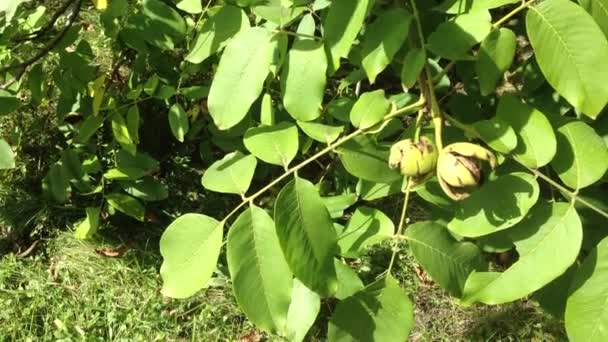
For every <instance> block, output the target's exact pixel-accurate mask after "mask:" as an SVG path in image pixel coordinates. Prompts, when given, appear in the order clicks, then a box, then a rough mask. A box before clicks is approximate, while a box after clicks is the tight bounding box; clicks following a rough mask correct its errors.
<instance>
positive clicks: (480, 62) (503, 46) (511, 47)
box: [475, 28, 517, 96]
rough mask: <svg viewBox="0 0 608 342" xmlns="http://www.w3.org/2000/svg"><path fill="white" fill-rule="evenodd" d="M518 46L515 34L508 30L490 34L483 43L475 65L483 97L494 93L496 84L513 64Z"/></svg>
mask: <svg viewBox="0 0 608 342" xmlns="http://www.w3.org/2000/svg"><path fill="white" fill-rule="evenodd" d="M516 44H517V43H516V41H515V33H513V31H511V30H509V29H507V28H501V29H499V30H495V31H492V32H490V34H488V36H487V37H486V38H485V39H484V40H483V41H482V42H481V47H480V48H479V54H478V57H477V63H476V64H475V70H476V71H477V76H478V77H479V87H480V90H481V95H483V96H487V95H489V94H492V93H493V92H494V89H496V84H497V83H498V82H499V81H500V80H501V79H502V77H503V75H504V73H505V71H507V70H509V67H511V63H513V57H515V47H516Z"/></svg>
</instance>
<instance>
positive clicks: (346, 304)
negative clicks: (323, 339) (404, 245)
mask: <svg viewBox="0 0 608 342" xmlns="http://www.w3.org/2000/svg"><path fill="white" fill-rule="evenodd" d="M413 325H414V308H413V305H412V303H411V302H410V299H409V298H408V296H407V295H406V294H405V293H404V292H403V290H402V289H401V288H400V287H399V284H398V283H397V281H396V280H395V279H394V278H393V277H392V276H391V275H388V276H386V277H385V278H381V279H379V280H376V281H375V282H373V283H371V284H370V285H368V286H367V287H365V288H364V289H363V290H361V291H359V292H357V293H355V294H354V295H353V296H351V297H348V298H346V299H344V300H343V301H341V302H340V303H338V305H337V306H336V309H335V311H334V313H333V315H332V317H331V320H330V321H329V331H328V333H327V337H328V341H331V342H334V341H386V342H392V341H395V342H402V341H405V340H406V339H407V337H408V335H409V332H410V329H411V328H412V326H413Z"/></svg>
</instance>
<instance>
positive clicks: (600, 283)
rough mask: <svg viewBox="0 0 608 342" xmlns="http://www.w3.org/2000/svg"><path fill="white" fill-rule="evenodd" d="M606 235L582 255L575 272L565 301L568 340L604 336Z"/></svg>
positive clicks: (607, 315)
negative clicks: (583, 259) (591, 249)
mask: <svg viewBox="0 0 608 342" xmlns="http://www.w3.org/2000/svg"><path fill="white" fill-rule="evenodd" d="M607 283H608V238H606V239H604V240H602V241H601V242H600V243H599V244H598V245H597V247H596V248H595V249H593V251H592V252H591V253H590V254H589V255H588V256H587V258H585V261H584V262H583V264H582V265H581V268H580V269H579V270H578V271H577V272H576V273H575V275H574V280H573V282H572V284H571V286H570V290H571V294H570V297H569V298H568V302H567V304H566V314H565V321H566V332H567V333H568V338H569V339H570V341H573V342H577V341H588V342H601V341H606V340H607V339H608V287H606V284H607Z"/></svg>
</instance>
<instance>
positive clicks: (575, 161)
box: [551, 121, 608, 190]
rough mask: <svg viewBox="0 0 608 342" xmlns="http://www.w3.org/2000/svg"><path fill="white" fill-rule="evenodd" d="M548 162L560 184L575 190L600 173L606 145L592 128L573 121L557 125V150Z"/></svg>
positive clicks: (607, 158)
mask: <svg viewBox="0 0 608 342" xmlns="http://www.w3.org/2000/svg"><path fill="white" fill-rule="evenodd" d="M551 166H552V167H553V169H554V170H555V172H557V174H558V176H559V178H560V179H561V180H562V181H563V182H564V184H566V185H567V186H569V187H571V188H572V189H577V190H578V189H581V188H584V187H587V186H589V185H591V184H593V183H595V182H597V181H598V180H600V179H601V178H602V177H603V176H604V174H605V173H606V171H607V170H608V148H607V147H606V144H605V143H604V140H603V139H602V138H601V137H600V136H599V135H598V134H597V133H595V131H594V130H593V128H591V127H590V126H589V125H587V124H586V123H584V122H582V121H573V122H570V123H567V124H565V125H563V126H561V127H560V128H558V129H557V154H556V155H555V158H554V159H553V161H552V162H551Z"/></svg>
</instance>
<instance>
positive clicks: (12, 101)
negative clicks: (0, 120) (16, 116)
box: [0, 89, 21, 115]
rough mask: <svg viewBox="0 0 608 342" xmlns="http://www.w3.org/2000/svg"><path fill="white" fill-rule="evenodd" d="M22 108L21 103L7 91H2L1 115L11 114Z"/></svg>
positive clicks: (0, 98) (0, 99) (0, 94)
mask: <svg viewBox="0 0 608 342" xmlns="http://www.w3.org/2000/svg"><path fill="white" fill-rule="evenodd" d="M20 106H21V101H19V99H18V98H17V97H16V96H15V95H13V94H11V93H9V92H8V91H6V90H3V89H0V115H4V114H10V113H12V112H14V111H15V110H17V108H19V107H20Z"/></svg>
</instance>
